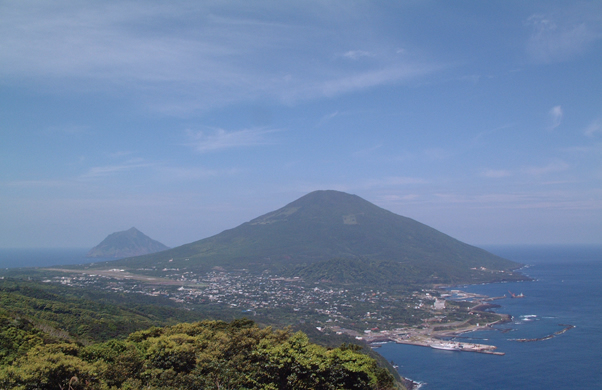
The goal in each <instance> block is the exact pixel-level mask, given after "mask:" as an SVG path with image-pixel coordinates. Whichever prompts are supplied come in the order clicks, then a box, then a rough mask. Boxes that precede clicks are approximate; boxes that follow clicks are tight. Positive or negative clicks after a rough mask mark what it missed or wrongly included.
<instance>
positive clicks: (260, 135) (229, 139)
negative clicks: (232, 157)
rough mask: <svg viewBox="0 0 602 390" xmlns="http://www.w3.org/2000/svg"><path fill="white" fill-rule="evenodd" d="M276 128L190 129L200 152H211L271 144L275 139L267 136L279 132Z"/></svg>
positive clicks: (191, 136)
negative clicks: (234, 129) (207, 130)
mask: <svg viewBox="0 0 602 390" xmlns="http://www.w3.org/2000/svg"><path fill="white" fill-rule="evenodd" d="M277 131H279V130H276V129H244V130H237V131H226V130H224V129H217V130H215V131H213V132H211V134H207V132H204V131H198V132H193V131H190V130H189V131H188V136H189V137H190V138H191V140H192V142H191V144H190V145H192V146H193V147H194V148H195V149H196V150H197V151H199V152H202V153H204V152H211V151H217V150H224V149H232V148H242V147H250V146H260V145H271V144H274V141H273V140H270V139H268V138H267V137H266V135H267V134H271V133H274V132H277Z"/></svg>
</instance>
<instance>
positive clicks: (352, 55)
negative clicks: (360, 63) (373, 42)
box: [343, 50, 374, 60]
mask: <svg viewBox="0 0 602 390" xmlns="http://www.w3.org/2000/svg"><path fill="white" fill-rule="evenodd" d="M373 56H374V54H372V53H370V52H369V51H364V50H350V51H348V52H346V53H345V54H343V57H345V58H349V59H351V60H357V59H359V58H362V57H373Z"/></svg>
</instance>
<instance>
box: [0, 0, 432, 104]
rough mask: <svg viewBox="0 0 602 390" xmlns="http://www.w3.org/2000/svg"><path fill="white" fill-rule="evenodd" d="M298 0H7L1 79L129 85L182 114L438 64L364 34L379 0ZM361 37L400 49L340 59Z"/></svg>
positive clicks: (306, 93)
mask: <svg viewBox="0 0 602 390" xmlns="http://www.w3.org/2000/svg"><path fill="white" fill-rule="evenodd" d="M287 4H288V3H287ZM287 4H285V3H282V4H275V3H259V4H256V3H254V4H253V5H246V4H243V3H240V2H228V1H223V2H181V3H177V4H175V3H174V4H171V3H154V2H150V3H149V2H144V3H138V2H133V1H122V2H110V3H105V2H72V1H68V0H58V1H53V2H50V3H38V2H30V1H27V0H24V1H19V2H3V3H0V51H1V52H2V56H0V78H2V79H3V81H4V82H10V83H13V84H14V83H16V84H17V85H18V86H21V87H23V86H31V87H33V88H36V90H41V89H44V88H45V89H47V91H52V92H53V93H57V92H61V91H64V90H67V91H68V92H70V93H72V92H79V93H90V92H98V91H101V92H103V93H107V94H114V95H116V94H118V95H119V96H120V97H121V98H123V97H131V98H135V101H137V102H138V101H141V102H144V103H145V104H146V105H147V106H148V107H149V108H152V109H153V110H155V109H156V110H160V111H162V112H166V113H171V114H182V113H188V112H190V111H195V110H208V109H211V108H214V107H221V106H224V105H227V104H231V103H236V102H240V101H253V100H256V99H257V98H266V99H274V100H279V101H282V102H287V103H288V102H295V101H297V100H300V99H315V98H320V97H324V96H332V95H336V94H340V93H348V92H352V91H355V90H358V89H364V88H370V87H373V86H377V85H388V84H392V83H398V82H400V81H406V80H408V79H413V78H416V77H420V76H422V75H424V74H427V73H430V72H434V71H436V70H437V67H435V66H433V65H432V64H428V63H427V64H423V63H421V62H420V61H419V60H416V59H415V60H408V59H403V58H400V57H399V56H398V55H396V54H395V50H396V47H397V44H396V42H393V43H391V44H390V45H388V44H387V43H386V42H383V41H382V40H381V39H379V37H377V36H374V37H369V38H368V37H365V36H364V35H361V33H360V31H363V30H369V29H370V28H371V25H370V23H371V22H369V21H368V20H365V19H364V18H359V17H358V16H359V15H360V13H361V12H365V11H366V10H365V8H370V7H369V6H365V7H364V6H360V5H356V6H353V5H349V4H348V3H347V2H336V1H335V2H327V3H322V2H316V3H312V7H297V6H294V5H290V4H288V5H287ZM358 8H364V9H363V10H361V11H360V10H358ZM341 11H344V12H341ZM223 15H230V16H229V17H226V16H223ZM283 17H284V18H286V17H290V18H291V22H290V23H282V22H281V20H282V18H283ZM362 19H363V21H361V20H362ZM358 20H360V22H358ZM357 23H363V24H362V25H355V24H357ZM352 25H355V26H354V27H355V28H341V27H343V26H352ZM359 38H361V39H363V40H364V41H365V42H364V44H365V45H366V46H368V45H373V46H374V45H378V46H379V53H389V54H379V55H374V54H373V53H370V52H367V51H362V50H352V51H348V52H347V53H345V54H344V56H345V58H349V59H358V58H362V57H366V56H370V57H371V61H370V63H363V62H362V64H359V63H358V64H357V66H355V65H354V63H355V61H352V62H349V61H346V62H345V63H344V64H343V63H340V62H337V61H332V57H333V53H337V52H339V53H340V48H341V47H349V46H353V45H354V43H355V42H357V40H358V39H359ZM316 42H320V44H316ZM307 58H311V59H312V60H311V66H308V61H307Z"/></svg>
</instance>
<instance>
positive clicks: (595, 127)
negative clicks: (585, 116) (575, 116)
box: [584, 118, 602, 137]
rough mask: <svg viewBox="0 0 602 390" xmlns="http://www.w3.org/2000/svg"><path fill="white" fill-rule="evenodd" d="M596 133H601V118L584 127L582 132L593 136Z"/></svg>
mask: <svg viewBox="0 0 602 390" xmlns="http://www.w3.org/2000/svg"><path fill="white" fill-rule="evenodd" d="M596 133H602V119H600V118H598V119H596V120H595V121H593V122H592V123H590V124H589V126H587V127H586V128H585V132H584V134H585V135H586V136H588V137H593V136H594V135H595V134H596Z"/></svg>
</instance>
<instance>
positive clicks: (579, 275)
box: [378, 246, 602, 390]
mask: <svg viewBox="0 0 602 390" xmlns="http://www.w3.org/2000/svg"><path fill="white" fill-rule="evenodd" d="M485 249H487V250H489V251H491V252H493V253H495V254H497V255H500V256H503V257H505V258H508V259H511V260H515V261H518V262H521V263H523V264H528V265H529V266H528V267H527V268H525V269H524V270H523V271H524V273H525V274H527V275H529V276H531V277H532V278H534V279H535V281H533V282H523V283H497V284H489V285H477V286H466V287H461V289H462V290H464V291H470V292H474V293H479V294H485V295H488V296H492V297H494V296H502V295H504V294H506V296H509V293H508V290H510V291H512V292H514V293H516V294H518V293H521V292H522V293H523V294H524V295H525V298H523V299H509V298H508V299H502V300H497V301H495V302H494V303H497V304H499V305H501V307H500V308H497V309H495V311H497V312H500V313H508V314H511V315H512V316H513V321H512V322H511V323H506V324H501V325H499V326H496V327H495V330H486V331H480V332H472V333H467V334H464V335H463V336H464V337H462V338H460V339H459V340H462V341H467V342H475V343H483V344H493V345H496V346H497V347H498V351H500V352H505V353H506V355H505V356H493V355H483V354H478V353H469V352H454V351H442V350H435V349H431V348H424V347H416V346H411V345H400V344H391V343H389V344H385V345H383V346H382V347H381V348H379V349H378V352H379V353H380V354H381V355H383V356H384V357H385V358H386V359H387V360H389V361H394V362H395V363H396V364H398V365H399V372H400V373H401V374H402V375H404V376H407V377H409V378H412V379H413V380H415V381H420V382H424V385H423V387H422V389H438V390H441V389H463V390H465V389H600V388H602V387H601V386H602V369H601V366H602V325H601V324H602V311H601V310H600V307H602V284H601V283H600V281H601V280H602V247H600V246H596V247H594V246H570V247H560V246H559V247H550V246H547V247H534V246H531V247H487V248H485ZM559 324H568V325H575V326H576V327H575V328H574V329H571V330H569V331H568V332H566V333H564V334H561V335H558V336H557V337H554V338H552V339H549V340H544V341H535V342H526V343H521V342H516V341H513V340H512V339H519V338H539V337H545V336H547V335H550V334H553V333H554V332H557V331H559V330H562V329H563V326H561V325H559Z"/></svg>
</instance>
